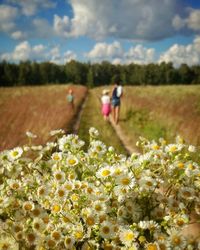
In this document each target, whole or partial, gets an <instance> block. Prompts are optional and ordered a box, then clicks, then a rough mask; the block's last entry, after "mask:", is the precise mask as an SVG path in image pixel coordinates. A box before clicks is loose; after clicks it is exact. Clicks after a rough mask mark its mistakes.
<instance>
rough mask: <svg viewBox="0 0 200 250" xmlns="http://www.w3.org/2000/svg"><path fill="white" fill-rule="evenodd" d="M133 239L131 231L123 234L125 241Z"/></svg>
mask: <svg viewBox="0 0 200 250" xmlns="http://www.w3.org/2000/svg"><path fill="white" fill-rule="evenodd" d="M133 239H134V234H133V233H132V232H128V233H127V234H126V235H125V240H127V241H131V240H133Z"/></svg>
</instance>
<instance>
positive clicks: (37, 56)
mask: <svg viewBox="0 0 200 250" xmlns="http://www.w3.org/2000/svg"><path fill="white" fill-rule="evenodd" d="M45 50H46V48H45V47H44V46H43V45H36V46H34V47H31V45H30V44H29V42H28V41H23V42H21V43H19V44H18V45H17V46H16V47H15V49H14V50H13V52H10V53H4V54H2V55H1V57H0V58H1V60H8V61H14V62H19V61H25V60H31V59H32V60H42V59H43V60H44V59H45V56H46V52H45Z"/></svg>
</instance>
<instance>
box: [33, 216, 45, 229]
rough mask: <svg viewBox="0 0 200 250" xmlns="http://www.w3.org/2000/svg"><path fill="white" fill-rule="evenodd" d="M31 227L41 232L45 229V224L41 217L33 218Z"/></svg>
mask: <svg viewBox="0 0 200 250" xmlns="http://www.w3.org/2000/svg"><path fill="white" fill-rule="evenodd" d="M32 228H33V230H34V231H36V232H42V231H43V230H44V229H45V224H44V222H43V220H42V219H39V218H35V219H34V220H33V222H32Z"/></svg>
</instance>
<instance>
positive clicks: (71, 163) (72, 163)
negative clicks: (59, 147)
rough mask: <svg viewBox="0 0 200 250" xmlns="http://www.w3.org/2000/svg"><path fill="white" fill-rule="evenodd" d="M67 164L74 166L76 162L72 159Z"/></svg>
mask: <svg viewBox="0 0 200 250" xmlns="http://www.w3.org/2000/svg"><path fill="white" fill-rule="evenodd" d="M68 163H69V165H74V164H75V163H76V161H75V160H74V159H70V160H69V161H68Z"/></svg>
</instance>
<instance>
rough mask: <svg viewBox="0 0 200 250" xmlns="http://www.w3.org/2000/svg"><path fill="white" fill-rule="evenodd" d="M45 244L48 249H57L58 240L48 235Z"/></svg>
mask: <svg viewBox="0 0 200 250" xmlns="http://www.w3.org/2000/svg"><path fill="white" fill-rule="evenodd" d="M45 245H46V247H47V249H55V247H56V245H57V242H56V241H55V240H53V239H52V238H51V237H50V236H47V237H46V240H45Z"/></svg>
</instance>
